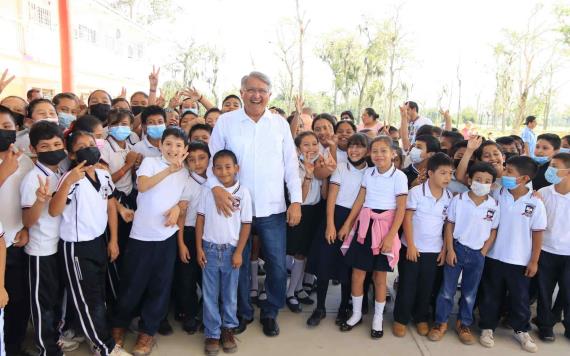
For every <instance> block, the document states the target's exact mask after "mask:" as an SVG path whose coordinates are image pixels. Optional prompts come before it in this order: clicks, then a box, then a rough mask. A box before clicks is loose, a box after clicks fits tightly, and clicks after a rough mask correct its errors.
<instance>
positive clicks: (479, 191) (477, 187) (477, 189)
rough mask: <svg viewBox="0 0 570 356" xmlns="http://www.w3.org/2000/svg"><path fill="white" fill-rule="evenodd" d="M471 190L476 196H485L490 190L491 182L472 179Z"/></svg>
mask: <svg viewBox="0 0 570 356" xmlns="http://www.w3.org/2000/svg"><path fill="white" fill-rule="evenodd" d="M471 191H472V192H473V194H475V195H476V196H478V197H482V196H485V195H487V194H489V192H490V191H491V184H483V183H479V182H476V181H473V183H471Z"/></svg>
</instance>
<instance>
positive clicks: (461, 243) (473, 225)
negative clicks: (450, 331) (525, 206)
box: [428, 162, 499, 345]
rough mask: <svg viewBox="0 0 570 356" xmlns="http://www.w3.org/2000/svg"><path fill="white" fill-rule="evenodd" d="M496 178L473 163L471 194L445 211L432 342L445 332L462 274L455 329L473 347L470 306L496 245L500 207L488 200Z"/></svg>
mask: <svg viewBox="0 0 570 356" xmlns="http://www.w3.org/2000/svg"><path fill="white" fill-rule="evenodd" d="M496 177H497V171H495V169H494V168H493V166H491V165H490V164H489V163H485V162H478V163H475V164H474V165H473V166H471V168H469V172H468V184H469V186H470V187H471V190H470V191H469V192H467V193H460V194H458V195H456V196H455V197H454V198H453V199H452V200H451V203H450V204H449V208H448V209H447V224H446V225H445V232H444V236H445V245H446V259H445V260H446V265H445V267H444V269H443V282H442V285H441V289H440V291H439V294H438V296H437V300H436V307H435V325H434V327H433V328H432V329H431V330H430V332H429V334H428V338H429V339H430V340H431V341H439V340H441V339H442V338H443V336H444V335H445V332H446V331H447V319H448V318H449V314H451V309H452V307H453V297H454V296H455V290H456V289H457V281H458V280H459V275H460V274H461V273H463V278H462V282H461V299H460V302H459V315H458V316H457V322H456V327H455V329H456V331H457V334H458V335H459V340H460V341H461V342H463V343H464V344H467V345H471V344H473V343H475V339H474V337H473V335H472V334H471V329H470V327H471V324H472V323H473V306H474V304H475V298H476V296H477V288H478V287H479V282H480V280H481V274H482V273H483V264H484V262H485V255H486V254H487V252H488V251H489V249H490V248H491V246H492V245H493V242H494V241H495V237H496V236H497V226H498V225H499V206H498V204H497V202H496V201H495V199H493V198H492V197H491V196H489V193H490V191H491V184H492V183H493V181H494V180H495V178H496Z"/></svg>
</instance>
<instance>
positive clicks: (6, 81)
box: [0, 69, 16, 93]
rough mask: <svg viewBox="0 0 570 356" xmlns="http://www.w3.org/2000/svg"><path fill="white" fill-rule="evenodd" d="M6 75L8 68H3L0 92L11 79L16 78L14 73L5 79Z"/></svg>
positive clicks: (0, 78)
mask: <svg viewBox="0 0 570 356" xmlns="http://www.w3.org/2000/svg"><path fill="white" fill-rule="evenodd" d="M7 76H8V69H5V70H4V73H2V77H0V93H2V91H3V90H4V89H6V87H7V86H8V84H10V82H11V81H12V80H14V78H16V76H15V75H13V76H11V77H10V78H8V79H6V77H7Z"/></svg>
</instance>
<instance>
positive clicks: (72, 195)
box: [57, 169, 115, 356]
mask: <svg viewBox="0 0 570 356" xmlns="http://www.w3.org/2000/svg"><path fill="white" fill-rule="evenodd" d="M66 178H67V174H65V175H64V176H63V177H62V178H61V180H60V183H59V185H58V187H57V189H60V186H61V184H62V183H63V182H64V181H65V179H66ZM114 190H115V186H114V185H113V180H112V179H111V175H110V174H109V173H108V172H107V171H105V170H101V169H95V179H91V177H89V175H85V177H84V178H82V179H81V180H79V181H77V182H76V183H74V184H73V185H72V186H71V188H70V190H69V193H68V196H67V202H66V206H65V208H64V210H63V213H62V215H61V223H60V225H59V236H60V239H61V241H60V243H59V244H60V245H59V249H60V251H61V255H60V256H61V257H60V263H62V264H63V266H64V274H65V278H64V280H65V284H66V287H67V290H68V293H70V294H71V299H72V300H73V305H74V306H75V310H76V312H77V314H78V319H79V324H80V325H81V328H82V329H83V332H84V334H85V336H87V337H88V338H89V340H91V342H93V344H95V347H96V348H97V349H98V351H99V353H100V354H101V355H102V356H107V355H109V354H110V353H111V352H112V350H113V348H114V347H115V341H114V340H113V338H112V337H111V334H110V333H109V328H108V327H107V319H106V317H107V315H106V307H105V279H106V275H107V260H108V257H107V242H106V236H105V235H106V233H105V231H106V229H107V222H108V213H107V206H108V200H109V199H111V198H112V197H113V192H114Z"/></svg>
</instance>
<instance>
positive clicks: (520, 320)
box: [479, 257, 530, 331]
mask: <svg viewBox="0 0 570 356" xmlns="http://www.w3.org/2000/svg"><path fill="white" fill-rule="evenodd" d="M525 270H526V266H519V265H512V264H509V263H504V262H501V261H498V260H495V259H493V258H489V257H487V258H485V269H484V270H483V277H482V278H481V284H480V288H481V294H480V296H479V317H480V320H479V327H480V328H481V329H492V330H495V328H496V327H497V325H498V324H499V318H500V316H501V299H502V297H503V295H504V294H505V291H507V292H508V295H509V301H510V311H509V325H510V326H511V327H512V328H513V330H514V331H529V330H530V324H529V321H530V304H529V285H530V278H528V277H525V275H524V273H525Z"/></svg>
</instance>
